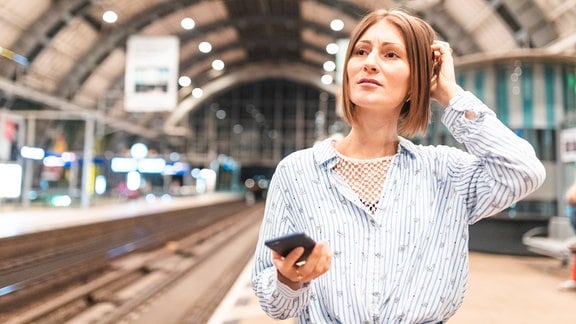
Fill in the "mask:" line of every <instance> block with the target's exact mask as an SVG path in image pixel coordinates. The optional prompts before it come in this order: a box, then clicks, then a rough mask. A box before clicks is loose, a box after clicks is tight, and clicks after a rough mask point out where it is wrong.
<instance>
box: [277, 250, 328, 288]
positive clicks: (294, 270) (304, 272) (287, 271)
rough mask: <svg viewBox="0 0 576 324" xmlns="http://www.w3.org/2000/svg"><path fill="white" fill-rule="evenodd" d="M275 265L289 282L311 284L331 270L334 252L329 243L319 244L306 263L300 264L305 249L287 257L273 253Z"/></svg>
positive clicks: (292, 252) (293, 252)
mask: <svg viewBox="0 0 576 324" xmlns="http://www.w3.org/2000/svg"><path fill="white" fill-rule="evenodd" d="M272 253H273V256H272V258H273V260H272V261H273V263H274V265H275V266H276V269H277V270H278V271H279V272H280V273H281V274H282V276H284V277H285V278H287V279H288V280H290V281H292V282H295V283H303V282H309V281H311V280H313V279H316V278H318V277H319V276H320V275H322V274H324V273H325V272H326V271H328V269H330V264H331V262H332V250H331V249H330V247H329V246H328V244H327V242H317V243H316V246H315V247H314V249H313V250H312V253H311V254H310V255H309V256H308V258H307V259H306V262H303V263H299V264H300V265H297V263H298V262H297V260H298V259H299V258H300V256H301V255H302V253H304V249H303V248H301V247H299V248H296V249H294V250H293V251H291V252H290V253H289V254H288V255H287V256H286V257H282V256H281V255H280V254H278V253H276V252H275V251H272Z"/></svg>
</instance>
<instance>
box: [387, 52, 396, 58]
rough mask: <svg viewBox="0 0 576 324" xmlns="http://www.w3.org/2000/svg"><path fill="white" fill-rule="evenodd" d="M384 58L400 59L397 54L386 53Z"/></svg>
mask: <svg viewBox="0 0 576 324" xmlns="http://www.w3.org/2000/svg"><path fill="white" fill-rule="evenodd" d="M384 57H387V58H396V57H398V54H396V53H395V52H386V53H384Z"/></svg>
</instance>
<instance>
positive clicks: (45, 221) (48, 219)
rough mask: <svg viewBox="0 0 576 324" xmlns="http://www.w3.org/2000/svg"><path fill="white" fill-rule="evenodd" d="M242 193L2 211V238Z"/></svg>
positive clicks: (222, 199)
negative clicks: (83, 206) (84, 206)
mask: <svg viewBox="0 0 576 324" xmlns="http://www.w3.org/2000/svg"><path fill="white" fill-rule="evenodd" d="M243 197H244V196H243V194H242V193H239V192H214V193H207V194H202V195H196V196H188V197H174V198H172V199H170V200H163V199H160V198H158V199H155V200H153V201H151V200H146V199H144V198H142V199H135V200H129V201H126V202H110V203H103V202H99V203H98V204H95V205H93V206H90V207H89V208H81V207H70V208H64V207H47V208H42V207H32V208H20V209H16V208H7V207H3V208H2V209H0V239H2V238H6V237H12V236H17V235H23V234H29V233H35V232H40V231H47V230H54V229H60V228H66V227H73V226H81V225H87V224H93V223H97V222H103V221H109V220H119V219H123V218H130V217H139V216H144V215H151V214H156V213H159V212H167V211H172V210H181V209H185V208H191V207H201V206H207V205H212V204H219V203H223V202H229V201H235V200H241V199H243Z"/></svg>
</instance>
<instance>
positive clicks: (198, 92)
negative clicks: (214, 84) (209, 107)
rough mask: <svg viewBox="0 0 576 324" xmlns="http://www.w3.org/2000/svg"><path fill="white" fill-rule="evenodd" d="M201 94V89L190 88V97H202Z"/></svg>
mask: <svg viewBox="0 0 576 324" xmlns="http://www.w3.org/2000/svg"><path fill="white" fill-rule="evenodd" d="M203 94H204V91H202V89H200V88H194V89H192V97H194V98H200V97H202V95H203Z"/></svg>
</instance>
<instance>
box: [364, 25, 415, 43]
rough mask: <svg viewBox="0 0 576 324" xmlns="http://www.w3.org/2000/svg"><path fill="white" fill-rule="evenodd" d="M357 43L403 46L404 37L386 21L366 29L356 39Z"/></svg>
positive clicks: (396, 27) (395, 27)
mask: <svg viewBox="0 0 576 324" xmlns="http://www.w3.org/2000/svg"><path fill="white" fill-rule="evenodd" d="M358 42H370V43H374V42H375V43H377V44H378V45H382V44H397V45H404V43H405V42H404V36H403V35H402V32H401V30H400V28H398V26H396V25H394V24H393V23H391V22H389V21H387V20H380V21H378V22H376V23H375V24H373V25H372V26H370V27H368V28H367V29H366V30H365V31H364V33H363V34H362V35H361V36H360V37H359V38H358Z"/></svg>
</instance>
